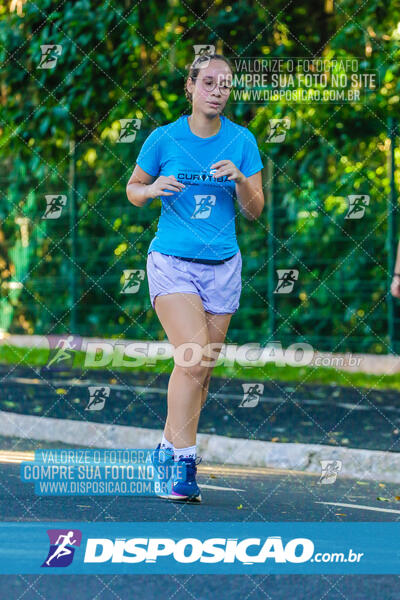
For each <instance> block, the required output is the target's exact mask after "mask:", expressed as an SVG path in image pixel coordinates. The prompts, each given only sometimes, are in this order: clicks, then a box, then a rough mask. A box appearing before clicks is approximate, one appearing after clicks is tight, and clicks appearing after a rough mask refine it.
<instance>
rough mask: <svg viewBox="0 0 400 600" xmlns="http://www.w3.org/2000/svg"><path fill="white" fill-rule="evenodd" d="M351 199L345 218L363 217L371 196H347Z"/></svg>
mask: <svg viewBox="0 0 400 600" xmlns="http://www.w3.org/2000/svg"><path fill="white" fill-rule="evenodd" d="M347 198H348V200H349V209H348V211H347V215H346V216H345V219H362V217H363V216H364V214H365V207H366V206H369V196H368V195H367V194H360V195H350V196H347Z"/></svg>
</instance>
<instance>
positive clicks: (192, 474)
mask: <svg viewBox="0 0 400 600" xmlns="http://www.w3.org/2000/svg"><path fill="white" fill-rule="evenodd" d="M202 460H203V459H202V458H200V457H197V458H181V459H180V460H179V462H184V463H186V478H185V480H184V481H179V480H176V479H175V480H174V482H173V484H172V490H171V493H170V494H168V495H167V496H163V497H164V498H165V497H166V498H168V500H175V501H177V502H181V501H184V502H185V501H188V502H201V493H200V488H199V486H198V485H197V483H196V472H197V465H198V464H200V463H201V461H202ZM179 462H178V461H176V462H175V464H176V465H178V464H179Z"/></svg>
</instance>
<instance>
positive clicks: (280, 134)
mask: <svg viewBox="0 0 400 600" xmlns="http://www.w3.org/2000/svg"><path fill="white" fill-rule="evenodd" d="M269 127H270V132H269V135H268V137H267V139H266V142H267V143H273V144H281V143H282V142H284V141H285V139H286V132H287V131H288V130H289V129H290V119H289V117H284V118H283V119H270V120H269Z"/></svg>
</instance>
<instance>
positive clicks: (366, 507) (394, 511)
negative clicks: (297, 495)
mask: <svg viewBox="0 0 400 600" xmlns="http://www.w3.org/2000/svg"><path fill="white" fill-rule="evenodd" d="M316 503H317V504H333V505H334V506H345V507H347V508H361V509H363V510H375V511H377V512H388V513H396V514H398V515H400V510H395V509H394V508H378V507H376V506H365V505H364V504H345V503H344V502H320V501H316Z"/></svg>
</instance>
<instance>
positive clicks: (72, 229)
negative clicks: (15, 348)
mask: <svg viewBox="0 0 400 600" xmlns="http://www.w3.org/2000/svg"><path fill="white" fill-rule="evenodd" d="M69 157H70V160H69V176H68V185H69V235H70V258H71V261H70V262H71V264H70V269H69V275H70V296H69V306H70V333H76V192H75V186H76V154H75V140H74V139H71V140H70V141H69Z"/></svg>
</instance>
